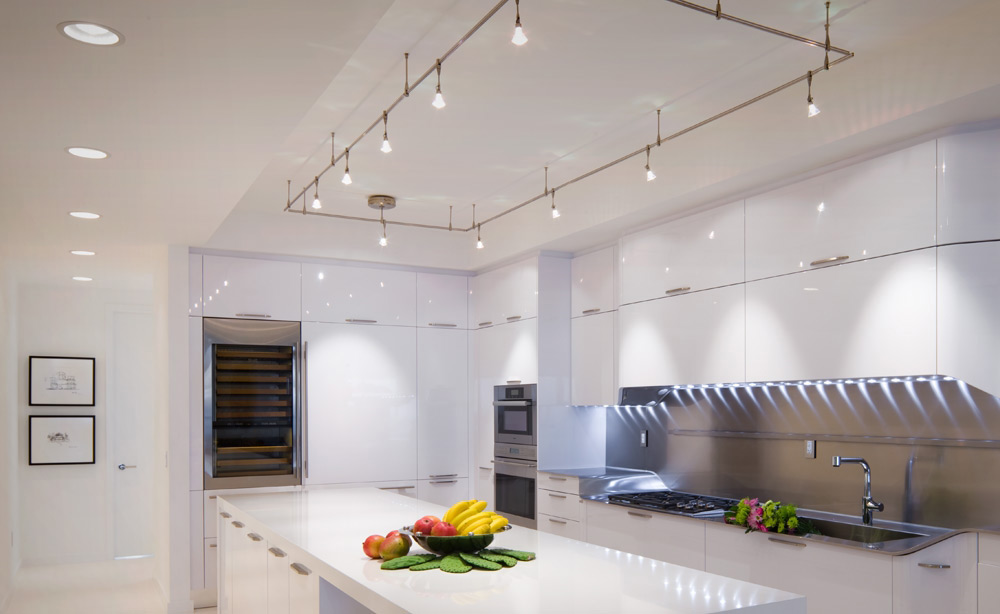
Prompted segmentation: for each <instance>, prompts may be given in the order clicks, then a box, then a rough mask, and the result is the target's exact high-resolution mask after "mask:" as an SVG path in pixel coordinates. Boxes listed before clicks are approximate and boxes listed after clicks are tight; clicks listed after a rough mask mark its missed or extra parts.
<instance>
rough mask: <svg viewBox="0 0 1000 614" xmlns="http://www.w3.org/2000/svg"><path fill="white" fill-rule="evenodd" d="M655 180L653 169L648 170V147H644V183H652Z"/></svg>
mask: <svg viewBox="0 0 1000 614" xmlns="http://www.w3.org/2000/svg"><path fill="white" fill-rule="evenodd" d="M654 179H656V173H654V172H653V169H651V168H649V145H646V181H652V180H654Z"/></svg>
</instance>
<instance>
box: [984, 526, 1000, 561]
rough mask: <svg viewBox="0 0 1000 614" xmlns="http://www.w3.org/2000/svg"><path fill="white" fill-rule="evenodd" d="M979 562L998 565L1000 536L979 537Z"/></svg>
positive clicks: (999, 559)
mask: <svg viewBox="0 0 1000 614" xmlns="http://www.w3.org/2000/svg"><path fill="white" fill-rule="evenodd" d="M979 562H980V563H988V564H990V565H1000V535H986V534H985V533H983V534H980V535H979Z"/></svg>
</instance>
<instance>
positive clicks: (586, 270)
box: [570, 247, 615, 318]
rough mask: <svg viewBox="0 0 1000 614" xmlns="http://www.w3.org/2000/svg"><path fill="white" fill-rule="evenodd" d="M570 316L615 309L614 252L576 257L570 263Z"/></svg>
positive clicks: (608, 250) (599, 252) (609, 248)
mask: <svg viewBox="0 0 1000 614" xmlns="http://www.w3.org/2000/svg"><path fill="white" fill-rule="evenodd" d="M571 266H572V273H571V275H572V280H573V291H572V298H571V301H570V302H571V304H572V312H571V313H572V315H571V317H574V318H577V317H580V316H583V315H588V314H591V313H599V312H604V311H612V310H613V309H614V308H615V283H614V271H615V250H614V248H613V247H608V248H605V249H602V250H598V251H596V252H593V253H590V254H585V255H583V256H577V257H576V258H573V263H572V265H571Z"/></svg>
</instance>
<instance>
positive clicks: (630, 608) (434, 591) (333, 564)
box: [219, 488, 806, 614]
mask: <svg viewBox="0 0 1000 614" xmlns="http://www.w3.org/2000/svg"><path fill="white" fill-rule="evenodd" d="M219 502H220V509H225V510H227V511H229V512H231V513H232V514H233V515H234V517H236V518H239V519H241V520H242V521H243V522H245V523H246V524H247V527H248V529H252V530H253V531H255V532H257V533H260V534H261V535H263V536H264V537H265V538H266V539H267V540H268V541H269V542H270V543H272V544H280V545H284V546H285V547H288V548H292V549H299V550H301V551H303V552H305V553H308V554H309V555H311V559H312V563H313V565H316V566H317V567H318V569H315V570H314V571H316V572H317V573H319V575H320V576H321V577H322V578H324V579H325V580H327V581H328V582H330V583H331V584H333V585H334V586H336V587H337V588H338V589H340V590H341V591H343V592H345V593H347V594H348V595H349V596H350V597H352V598H353V599H355V600H357V601H358V602H360V603H361V604H363V605H364V606H366V607H368V608H370V609H371V610H373V611H375V612H413V613H418V614H420V613H435V614H447V613H449V612H477V613H492V612H497V613H500V612H503V613H504V614H530V613H539V614H541V613H545V614H553V613H563V612H594V613H597V612H600V613H602V614H611V613H615V612H622V613H626V612H627V613H630V614H632V613H654V612H655V613H664V614H665V613H671V614H680V613H684V614H688V613H690V614H695V613H697V614H708V613H714V612H733V611H739V612H753V613H755V614H763V613H768V614H804V613H805V611H806V605H805V598H804V597H802V596H800V595H794V594H792V593H786V592H784V591H779V590H775V589H771V588H767V587H764V586H759V585H756V584H750V583H747V582H741V581H739V580H733V579H730V578H725V577H723V576H717V575H714V574H710V573H706V572H703V571H698V570H695V569H689V568H686V567H680V566H678V565H671V564H669V563H664V562H662V561H655V560H652V559H648V558H645V557H641V556H636V555H633V554H627V553H624V552H620V551H617V550H612V549H610V548H603V547H600V546H595V545H592V544H587V543H584V542H580V541H576V540H572V539H567V538H565V537H560V536H557V535H552V534H549V533H544V532H540V531H534V530H531V529H525V528H521V527H515V528H513V529H512V530H510V531H507V532H505V533H502V534H500V535H498V536H497V537H496V539H495V540H494V542H493V547H498V548H513V549H517V550H528V551H531V552H535V553H536V555H537V559H536V560H534V561H527V562H520V563H518V564H517V565H516V566H515V567H512V568H504V569H501V570H499V571H479V570H473V571H471V572H469V573H465V574H449V573H445V572H442V571H440V570H429V571H423V572H413V571H409V570H400V571H384V570H382V569H380V568H379V565H380V564H381V561H378V560H369V559H368V557H366V556H365V555H364V553H363V552H362V550H361V544H362V542H363V541H364V539H365V538H366V537H367V536H368V535H371V534H376V533H377V534H380V535H384V534H386V533H388V532H389V531H390V530H393V529H398V528H400V527H402V526H404V525H410V524H413V522H414V521H415V520H417V519H418V518H420V517H421V516H424V515H427V514H433V515H436V516H439V517H440V516H441V515H443V514H444V512H445V510H446V508H444V507H441V506H439V505H435V504H433V503H428V502H426V501H420V500H417V499H412V498H409V497H404V496H401V495H397V494H394V493H388V492H383V491H380V490H378V489H374V488H356V489H335V488H310V489H304V490H301V491H293V492H282V493H272V494H254V495H225V496H220V497H219ZM650 539H656V536H655V535H651V536H650ZM410 552H411V553H417V552H423V550H422V549H421V548H420V546H419V545H417V544H416V543H414V545H413V548H412V549H411V550H410Z"/></svg>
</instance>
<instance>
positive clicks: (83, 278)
mask: <svg viewBox="0 0 1000 614" xmlns="http://www.w3.org/2000/svg"><path fill="white" fill-rule="evenodd" d="M73 281H94V278H93V277H74V278H73Z"/></svg>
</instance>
